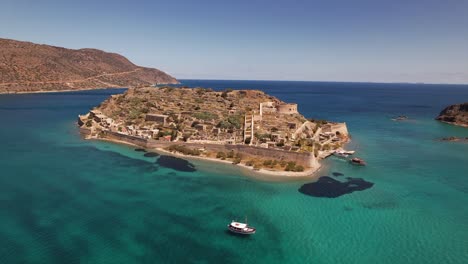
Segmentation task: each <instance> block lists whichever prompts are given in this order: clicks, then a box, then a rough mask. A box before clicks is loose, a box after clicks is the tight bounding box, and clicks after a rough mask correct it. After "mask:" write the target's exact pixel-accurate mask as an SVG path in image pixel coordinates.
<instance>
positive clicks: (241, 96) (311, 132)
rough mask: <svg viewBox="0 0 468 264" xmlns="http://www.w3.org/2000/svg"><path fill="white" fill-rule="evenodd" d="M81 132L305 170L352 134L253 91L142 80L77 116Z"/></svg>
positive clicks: (260, 166) (257, 166)
mask: <svg viewBox="0 0 468 264" xmlns="http://www.w3.org/2000/svg"><path fill="white" fill-rule="evenodd" d="M78 125H79V126H80V132H81V133H82V134H83V135H84V136H85V137H86V138H95V139H105V140H111V141H115V142H125V143H130V144H133V145H136V146H139V147H143V148H159V149H163V150H165V151H170V152H173V153H175V154H179V155H180V154H183V155H186V156H197V157H202V158H206V159H217V160H222V161H225V162H226V161H229V162H231V163H233V164H240V165H244V166H248V167H251V168H253V169H254V170H257V171H263V172H266V171H269V172H270V173H271V172H278V171H283V173H284V171H288V172H290V173H291V172H294V173H297V175H304V173H305V172H308V173H309V174H311V173H312V172H313V171H315V170H317V169H318V168H319V167H320V163H319V160H320V159H323V158H324V157H326V156H328V155H330V154H331V153H333V152H334V150H336V149H338V148H341V147H342V146H343V144H344V143H346V142H347V141H348V140H349V135H348V130H347V127H346V124H345V123H333V122H328V121H325V120H314V119H307V118H305V117H304V116H303V115H301V114H300V113H299V112H298V106H297V104H295V103H286V102H283V101H281V100H279V99H278V98H276V97H273V96H270V95H268V94H265V93H264V92H262V91H258V90H232V89H227V90H224V91H214V90H211V89H205V88H174V87H159V88H155V87H145V88H132V89H128V90H127V91H126V92H125V93H123V94H118V95H113V96H111V97H110V98H108V99H107V100H105V101H104V102H102V103H101V104H100V105H99V106H98V107H96V108H94V109H92V110H91V111H90V112H89V113H87V114H85V115H81V116H79V117H78Z"/></svg>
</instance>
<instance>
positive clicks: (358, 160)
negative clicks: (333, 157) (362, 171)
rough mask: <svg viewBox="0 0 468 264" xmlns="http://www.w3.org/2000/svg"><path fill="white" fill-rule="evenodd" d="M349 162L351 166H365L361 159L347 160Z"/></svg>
mask: <svg viewBox="0 0 468 264" xmlns="http://www.w3.org/2000/svg"><path fill="white" fill-rule="evenodd" d="M349 162H351V164H354V165H359V166H365V165H366V162H365V161H364V160H363V159H360V158H352V159H350V160H349Z"/></svg>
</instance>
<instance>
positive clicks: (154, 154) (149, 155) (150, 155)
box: [143, 152, 159, 157]
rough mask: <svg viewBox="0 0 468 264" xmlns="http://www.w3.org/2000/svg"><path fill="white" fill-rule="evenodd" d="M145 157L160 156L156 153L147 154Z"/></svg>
mask: <svg viewBox="0 0 468 264" xmlns="http://www.w3.org/2000/svg"><path fill="white" fill-rule="evenodd" d="M143 156H145V157H157V156H159V154H158V153H156V152H147V153H145V154H144V155H143Z"/></svg>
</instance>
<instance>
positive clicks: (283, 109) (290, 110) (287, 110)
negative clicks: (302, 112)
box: [276, 104, 298, 114]
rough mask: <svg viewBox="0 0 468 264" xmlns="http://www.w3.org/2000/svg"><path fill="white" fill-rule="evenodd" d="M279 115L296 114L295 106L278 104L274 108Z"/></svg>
mask: <svg viewBox="0 0 468 264" xmlns="http://www.w3.org/2000/svg"><path fill="white" fill-rule="evenodd" d="M276 109H277V110H278V113H280V114H297V113H298V112H297V104H280V105H277V106H276Z"/></svg>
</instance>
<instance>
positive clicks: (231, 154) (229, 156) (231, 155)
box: [227, 150, 234, 159]
mask: <svg viewBox="0 0 468 264" xmlns="http://www.w3.org/2000/svg"><path fill="white" fill-rule="evenodd" d="M227 157H228V158H230V159H232V158H234V150H231V151H229V152H228V154H227Z"/></svg>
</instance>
